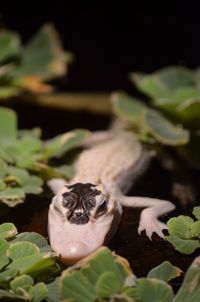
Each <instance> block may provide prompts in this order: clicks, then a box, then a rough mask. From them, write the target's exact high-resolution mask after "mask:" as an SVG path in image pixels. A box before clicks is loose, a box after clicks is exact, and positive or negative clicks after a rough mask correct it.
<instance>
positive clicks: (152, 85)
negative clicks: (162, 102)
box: [130, 73, 169, 98]
mask: <svg viewBox="0 0 200 302" xmlns="http://www.w3.org/2000/svg"><path fill="white" fill-rule="evenodd" d="M130 78H131V80H132V81H133V82H134V84H135V85H136V87H137V88H138V89H139V90H140V91H141V92H143V93H145V94H147V95H149V96H150V97H152V98H162V97H166V96H168V95H169V89H168V87H167V86H166V85H165V83H163V81H162V80H161V79H160V78H159V76H158V75H156V74H152V75H146V74H142V73H133V74H131V76H130Z"/></svg>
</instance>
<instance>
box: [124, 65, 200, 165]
mask: <svg viewBox="0 0 200 302" xmlns="http://www.w3.org/2000/svg"><path fill="white" fill-rule="evenodd" d="M130 78H131V80H132V81H133V82H134V84H135V86H136V87H137V88H138V90H139V91H140V92H142V93H143V94H145V95H146V96H148V98H149V105H150V106H151V108H152V107H153V108H154V110H155V109H156V110H158V111H159V112H160V113H161V114H162V116H164V117H165V119H167V120H168V122H170V123H173V124H175V125H176V127H179V128H182V129H183V128H184V129H185V130H184V133H185V135H186V133H187V135H186V136H187V139H185V140H184V143H183V141H182V144H179V143H178V141H177V144H176V143H175V145H176V146H178V148H177V149H176V150H177V152H178V154H179V155H181V156H182V157H183V158H185V159H187V161H188V162H189V163H190V164H192V165H193V166H195V167H199V166H200V160H199V153H200V135H199V129H200V119H199V116H200V69H199V68H198V69H196V70H191V69H189V68H186V67H182V66H171V67H166V68H163V69H161V70H158V71H156V72H154V73H152V74H145V73H133V74H131V76H130ZM153 124H154V127H156V132H157V131H158V133H159V132H161V134H162V133H163V131H164V130H162V131H161V130H160V129H159V127H161V128H163V127H164V124H163V123H161V122H160V117H159V116H158V115H157V114H156V115H154V119H153ZM165 128H167V127H166V126H165ZM167 132H168V130H167ZM174 132H175V136H176V131H174ZM167 136H168V134H167ZM143 138H144V137H143ZM185 138H186V137H185ZM156 139H157V141H158V142H161V143H164V144H165V142H162V141H161V139H160V137H157V138H156ZM170 140H171V139H170ZM167 144H168V143H167ZM179 145H180V146H179Z"/></svg>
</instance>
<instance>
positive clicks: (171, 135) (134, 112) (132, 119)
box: [112, 93, 189, 146]
mask: <svg viewBox="0 0 200 302" xmlns="http://www.w3.org/2000/svg"><path fill="white" fill-rule="evenodd" d="M112 100H113V111H114V113H115V114H116V115H117V116H118V118H120V119H121V120H123V122H125V123H126V124H127V126H128V127H133V128H134V130H135V132H137V133H138V135H139V138H140V139H141V140H142V141H144V142H148V143H149V142H150V143H154V144H155V143H156V142H158V143H162V144H165V145H170V146H178V145H183V144H186V143H188V141H189V132H188V130H186V129H183V127H181V126H180V125H174V124H173V123H172V122H170V121H169V120H167V119H166V118H165V117H164V116H163V115H162V114H161V113H160V112H159V111H158V110H156V109H152V108H150V107H148V106H147V105H145V104H144V103H143V102H141V101H139V100H137V99H135V98H133V97H131V96H128V95H127V94H125V93H118V94H114V95H113V97H112Z"/></svg>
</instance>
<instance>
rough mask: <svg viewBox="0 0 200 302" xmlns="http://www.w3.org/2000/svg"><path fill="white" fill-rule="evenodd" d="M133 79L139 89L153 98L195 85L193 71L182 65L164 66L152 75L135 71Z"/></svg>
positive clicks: (165, 95) (166, 95)
mask: <svg viewBox="0 0 200 302" xmlns="http://www.w3.org/2000/svg"><path fill="white" fill-rule="evenodd" d="M131 79H132V80H133V82H134V83H135V85H136V87H137V88H138V89H139V90H141V91H142V92H143V93H146V94H147V95H149V96H151V97H152V98H162V97H168V96H169V94H170V93H171V92H174V91H176V90H178V89H179V88H182V87H193V86H195V78H194V74H193V72H192V71H191V70H190V69H188V68H186V67H182V66H171V67H166V68H162V69H161V70H159V71H156V72H154V73H152V74H150V75H146V74H140V73H139V74H137V73H135V74H133V75H131Z"/></svg>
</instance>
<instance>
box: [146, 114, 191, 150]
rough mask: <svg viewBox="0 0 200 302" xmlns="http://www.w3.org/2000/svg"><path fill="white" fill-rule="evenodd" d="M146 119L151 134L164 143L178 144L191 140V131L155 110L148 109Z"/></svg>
mask: <svg viewBox="0 0 200 302" xmlns="http://www.w3.org/2000/svg"><path fill="white" fill-rule="evenodd" d="M145 121H146V125H147V127H148V130H149V132H150V133H151V135H152V136H153V137H155V138H156V139H157V140H158V141H159V142H161V143H162V144H166V145H171V146H177V145H184V144H186V143H188V141H189V131H187V130H185V129H183V128H181V127H179V126H175V125H173V124H172V123H171V122H170V121H169V120H167V119H166V118H164V117H163V116H162V115H161V114H159V113H158V112H157V111H155V110H148V111H147V115H146V120H145Z"/></svg>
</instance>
